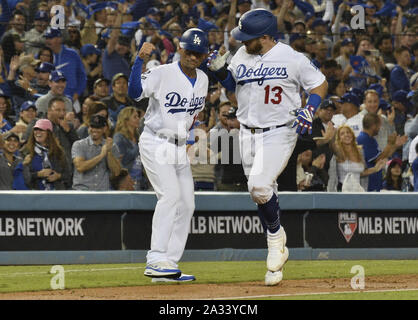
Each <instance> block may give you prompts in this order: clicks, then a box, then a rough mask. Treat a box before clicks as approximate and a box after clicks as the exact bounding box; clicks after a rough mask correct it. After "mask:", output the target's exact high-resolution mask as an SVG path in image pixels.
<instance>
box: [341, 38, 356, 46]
mask: <svg viewBox="0 0 418 320" xmlns="http://www.w3.org/2000/svg"><path fill="white" fill-rule="evenodd" d="M350 43H352V44H354V40H353V39H351V38H346V39H344V40H343V41H342V42H341V47H345V46H347V45H349V44H350Z"/></svg>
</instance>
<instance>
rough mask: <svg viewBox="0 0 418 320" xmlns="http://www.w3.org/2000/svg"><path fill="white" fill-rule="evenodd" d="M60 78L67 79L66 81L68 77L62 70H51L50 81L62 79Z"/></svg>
mask: <svg viewBox="0 0 418 320" xmlns="http://www.w3.org/2000/svg"><path fill="white" fill-rule="evenodd" d="M60 80H65V81H67V79H66V78H65V76H64V75H63V74H62V72H61V71H57V70H54V71H52V72H51V74H50V75H49V81H52V82H58V81H60Z"/></svg>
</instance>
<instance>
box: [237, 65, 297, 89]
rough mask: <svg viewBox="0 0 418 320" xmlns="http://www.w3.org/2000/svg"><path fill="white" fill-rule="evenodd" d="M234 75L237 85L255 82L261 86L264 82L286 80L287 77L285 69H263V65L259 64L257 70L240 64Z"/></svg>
mask: <svg viewBox="0 0 418 320" xmlns="http://www.w3.org/2000/svg"><path fill="white" fill-rule="evenodd" d="M236 73H237V75H236V77H237V80H238V81H237V84H239V85H243V84H245V83H249V82H255V81H257V82H258V84H259V85H260V86H261V85H262V84H263V83H264V81H265V80H275V79H287V78H288V77H289V75H288V74H287V70H286V67H265V66H264V64H261V65H260V66H259V67H258V68H257V69H253V68H247V67H246V66H245V65H244V64H240V65H239V66H238V67H237V71H236ZM267 76H269V78H267ZM241 79H242V80H241Z"/></svg>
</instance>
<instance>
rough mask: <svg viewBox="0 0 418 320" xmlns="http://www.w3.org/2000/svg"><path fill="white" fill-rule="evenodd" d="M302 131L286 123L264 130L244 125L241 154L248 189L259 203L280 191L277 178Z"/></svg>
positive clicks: (242, 128)
mask: <svg viewBox="0 0 418 320" xmlns="http://www.w3.org/2000/svg"><path fill="white" fill-rule="evenodd" d="M297 138H298V135H297V134H296V132H295V130H294V129H293V128H291V127H288V126H284V127H280V128H275V129H271V130H269V131H266V132H264V133H262V132H260V133H251V130H249V129H245V128H244V127H243V126H241V129H240V154H241V160H242V165H243V168H244V173H245V175H246V176H247V179H248V191H249V192H250V195H251V198H252V199H253V201H254V202H256V203H257V204H264V203H266V202H267V201H269V200H270V199H271V197H272V196H273V192H274V193H276V194H277V182H276V181H277V178H278V177H279V175H280V174H281V173H282V171H283V170H284V168H285V167H286V165H287V162H288V161H289V158H290V156H291V155H292V152H293V150H294V148H295V146H296V142H297Z"/></svg>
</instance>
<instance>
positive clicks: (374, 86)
mask: <svg viewBox="0 0 418 320" xmlns="http://www.w3.org/2000/svg"><path fill="white" fill-rule="evenodd" d="M369 89H370V90H375V91H377V93H378V94H379V98H380V97H382V94H383V89H384V88H383V86H382V85H381V84H379V83H373V84H372V85H370V87H369Z"/></svg>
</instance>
